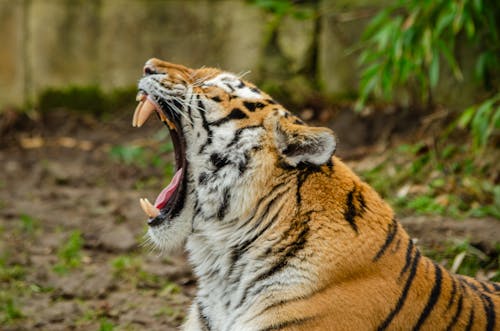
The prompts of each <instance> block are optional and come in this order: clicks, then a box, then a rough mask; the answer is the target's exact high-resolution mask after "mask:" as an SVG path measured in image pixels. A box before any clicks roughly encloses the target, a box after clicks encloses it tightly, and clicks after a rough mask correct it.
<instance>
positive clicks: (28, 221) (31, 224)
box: [19, 214, 40, 234]
mask: <svg viewBox="0 0 500 331" xmlns="http://www.w3.org/2000/svg"><path fill="white" fill-rule="evenodd" d="M19 219H20V220H21V225H20V228H21V231H23V232H26V233H28V234H33V233H34V232H35V230H36V229H38V228H39V227H40V224H39V222H38V220H36V219H34V218H33V217H31V216H30V215H27V214H21V216H19Z"/></svg>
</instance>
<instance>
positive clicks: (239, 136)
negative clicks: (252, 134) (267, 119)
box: [226, 125, 262, 148]
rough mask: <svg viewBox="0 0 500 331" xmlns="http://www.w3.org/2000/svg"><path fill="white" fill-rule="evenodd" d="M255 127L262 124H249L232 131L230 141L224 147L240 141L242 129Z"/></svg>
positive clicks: (259, 126) (260, 126)
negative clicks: (232, 134)
mask: <svg viewBox="0 0 500 331" xmlns="http://www.w3.org/2000/svg"><path fill="white" fill-rule="evenodd" d="M256 128H262V125H251V126H246V127H243V128H239V129H238V130H236V132H235V133H234V137H233V139H232V140H231V142H230V143H229V144H227V146H226V148H228V147H231V146H233V145H235V144H236V143H238V141H240V138H241V134H242V133H243V131H245V130H250V129H256Z"/></svg>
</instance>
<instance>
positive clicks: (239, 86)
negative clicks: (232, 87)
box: [236, 80, 246, 88]
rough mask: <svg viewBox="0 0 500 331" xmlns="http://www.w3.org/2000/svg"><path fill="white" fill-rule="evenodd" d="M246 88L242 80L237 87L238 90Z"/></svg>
mask: <svg viewBox="0 0 500 331" xmlns="http://www.w3.org/2000/svg"><path fill="white" fill-rule="evenodd" d="M245 86H246V85H245V83H244V82H243V81H242V80H240V82H239V83H238V85H236V87H237V88H244V87H245Z"/></svg>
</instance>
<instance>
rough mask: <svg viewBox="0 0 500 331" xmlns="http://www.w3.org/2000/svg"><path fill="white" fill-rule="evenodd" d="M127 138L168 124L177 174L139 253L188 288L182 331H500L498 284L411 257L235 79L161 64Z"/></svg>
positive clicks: (313, 139) (362, 190)
mask: <svg viewBox="0 0 500 331" xmlns="http://www.w3.org/2000/svg"><path fill="white" fill-rule="evenodd" d="M137 101H138V102H139V105H138V106H137V108H136V111H135V113H134V116H133V123H132V124H133V125H134V126H136V127H140V126H142V125H143V124H144V122H145V121H146V120H147V119H148V118H149V117H150V116H151V115H153V114H154V115H156V117H157V118H158V119H159V120H161V121H162V122H164V123H165V125H166V127H167V129H168V130H169V131H170V135H171V138H172V141H173V144H174V149H175V159H176V169H175V170H176V172H175V175H174V177H173V179H172V182H171V183H170V184H169V185H168V186H167V187H166V188H165V189H163V190H162V191H161V193H160V194H159V195H158V197H157V198H156V201H155V202H154V204H153V203H151V202H149V200H148V199H141V202H140V203H141V207H142V208H143V209H144V211H145V213H146V214H147V215H148V218H149V220H148V224H149V231H148V235H149V238H150V240H151V241H152V242H153V243H154V244H155V245H156V246H158V247H159V248H161V249H163V250H166V251H169V250H172V249H175V248H177V247H182V246H185V247H186V249H187V251H188V252H189V259H190V263H191V264H192V266H193V268H194V272H195V274H196V276H197V278H198V291H197V295H196V297H195V298H194V300H193V303H192V305H191V309H190V312H189V316H188V319H187V321H186V322H185V324H184V326H183V329H184V330H221V331H229V330H236V331H242V330H248V331H250V330H261V331H264V330H500V321H499V316H500V285H499V284H498V283H490V282H480V281H477V280H475V279H473V278H469V277H464V276H458V275H453V274H451V273H449V272H448V271H446V270H445V269H444V268H443V267H441V266H439V265H437V264H435V263H434V262H432V261H431V260H429V259H427V258H425V257H424V256H422V255H421V254H420V252H419V250H418V249H417V247H415V245H414V244H413V242H412V240H411V238H410V237H409V236H408V234H407V233H406V232H405V230H404V229H403V228H402V227H401V225H400V224H399V223H398V221H397V220H396V218H395V215H394V212H393V210H392V209H391V208H390V207H389V206H388V205H387V204H386V203H385V202H384V201H383V200H382V199H381V198H380V197H379V195H378V194H377V193H376V192H375V191H374V190H373V189H372V188H371V187H370V186H368V185H367V184H366V183H364V182H363V181H361V180H360V179H359V178H358V177H357V176H356V175H355V174H354V173H353V172H352V171H351V170H350V169H349V168H348V167H347V166H346V165H345V164H344V163H343V162H342V161H341V160H340V159H338V158H337V157H335V156H334V153H335V149H336V139H335V136H334V134H333V132H332V131H331V130H329V129H327V128H317V127H310V126H308V125H306V124H305V123H304V122H302V121H301V120H300V119H299V118H297V117H296V116H294V115H293V114H292V113H290V112H289V111H287V110H286V109H285V108H283V106H281V105H280V104H279V103H277V102H276V101H275V100H273V99H272V98H271V97H270V96H269V95H267V94H266V93H264V92H263V91H261V90H260V89H258V88H257V87H256V86H255V85H253V84H251V83H249V82H247V81H245V80H243V79H242V78H241V77H238V76H237V75H234V74H231V73H228V72H225V71H221V70H218V69H213V68H201V69H191V68H187V67H184V66H182V65H177V64H172V63H168V62H165V61H161V60H158V59H150V60H149V61H147V62H146V65H145V66H144V75H143V77H142V78H141V79H140V81H139V93H138V95H137Z"/></svg>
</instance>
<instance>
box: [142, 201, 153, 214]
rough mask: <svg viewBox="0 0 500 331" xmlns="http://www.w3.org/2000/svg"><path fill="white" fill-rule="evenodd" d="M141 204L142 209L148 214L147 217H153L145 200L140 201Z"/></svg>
mask: <svg viewBox="0 0 500 331" xmlns="http://www.w3.org/2000/svg"><path fill="white" fill-rule="evenodd" d="M139 203H140V204H141V208H142V210H143V211H144V212H145V213H146V215H148V216H149V217H152V216H151V215H150V212H149V209H148V205H147V203H146V201H145V199H139Z"/></svg>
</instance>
